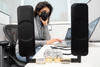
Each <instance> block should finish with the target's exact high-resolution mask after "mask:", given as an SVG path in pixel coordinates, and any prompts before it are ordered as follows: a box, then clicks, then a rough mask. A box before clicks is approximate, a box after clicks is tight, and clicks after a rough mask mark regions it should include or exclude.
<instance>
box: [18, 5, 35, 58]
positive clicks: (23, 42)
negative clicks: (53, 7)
mask: <svg viewBox="0 0 100 67" xmlns="http://www.w3.org/2000/svg"><path fill="white" fill-rule="evenodd" d="M17 12H18V13H17V14H18V44H19V53H20V55H21V56H33V55H34V54H35V34H34V21H33V20H34V19H33V18H34V14H33V7H32V6H19V7H18V9H17Z"/></svg>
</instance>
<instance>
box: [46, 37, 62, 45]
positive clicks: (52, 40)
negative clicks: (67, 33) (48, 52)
mask: <svg viewBox="0 0 100 67" xmlns="http://www.w3.org/2000/svg"><path fill="white" fill-rule="evenodd" d="M54 42H62V40H61V39H58V38H54V39H51V40H48V41H47V45H49V44H52V43H54Z"/></svg>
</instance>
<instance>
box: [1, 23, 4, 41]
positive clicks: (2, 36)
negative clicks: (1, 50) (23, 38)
mask: <svg viewBox="0 0 100 67" xmlns="http://www.w3.org/2000/svg"><path fill="white" fill-rule="evenodd" d="M3 26H4V25H3V24H0V41H4V40H5V35H4V32H3Z"/></svg>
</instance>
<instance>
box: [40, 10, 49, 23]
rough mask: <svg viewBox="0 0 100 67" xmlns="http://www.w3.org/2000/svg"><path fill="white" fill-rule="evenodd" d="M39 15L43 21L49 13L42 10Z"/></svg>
mask: <svg viewBox="0 0 100 67" xmlns="http://www.w3.org/2000/svg"><path fill="white" fill-rule="evenodd" d="M40 17H41V18H42V20H44V21H45V20H46V19H47V18H48V17H49V14H48V13H46V11H43V12H42V13H41V15H40Z"/></svg>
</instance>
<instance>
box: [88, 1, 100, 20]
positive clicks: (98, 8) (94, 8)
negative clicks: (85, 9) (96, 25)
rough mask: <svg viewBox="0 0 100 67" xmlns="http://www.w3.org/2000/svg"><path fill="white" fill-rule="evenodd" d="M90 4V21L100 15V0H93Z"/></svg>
mask: <svg viewBox="0 0 100 67" xmlns="http://www.w3.org/2000/svg"><path fill="white" fill-rule="evenodd" d="M88 6H89V21H90V22H91V21H93V20H94V19H96V18H97V17H100V0H91V1H90V2H89V3H88Z"/></svg>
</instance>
